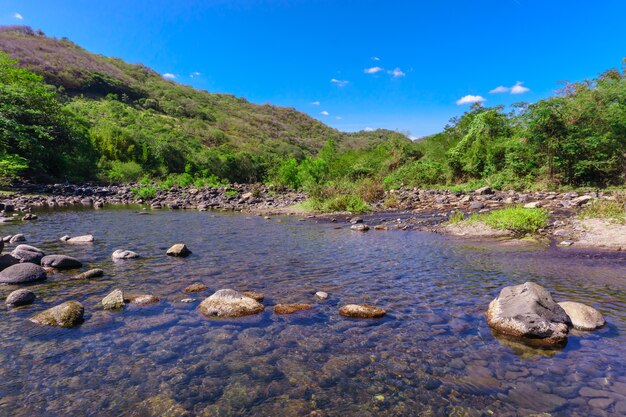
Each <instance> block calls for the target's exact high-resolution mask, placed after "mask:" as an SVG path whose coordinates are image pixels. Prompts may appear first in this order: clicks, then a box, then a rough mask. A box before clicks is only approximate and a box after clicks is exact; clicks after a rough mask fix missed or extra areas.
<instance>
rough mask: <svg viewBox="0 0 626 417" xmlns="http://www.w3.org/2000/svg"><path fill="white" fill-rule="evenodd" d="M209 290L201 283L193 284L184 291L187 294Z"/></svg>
mask: <svg viewBox="0 0 626 417" xmlns="http://www.w3.org/2000/svg"><path fill="white" fill-rule="evenodd" d="M206 289H207V286H206V285H204V284H203V283H201V282H198V283H195V284H191V285H189V286H187V287H186V288H185V289H184V290H183V291H185V292H200V291H205V290H206Z"/></svg>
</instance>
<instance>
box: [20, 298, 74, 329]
mask: <svg viewBox="0 0 626 417" xmlns="http://www.w3.org/2000/svg"><path fill="white" fill-rule="evenodd" d="M84 313H85V309H84V308H83V305H82V304H81V303H79V302H78V301H67V302H65V303H63V304H59V305H58V306H55V307H52V308H49V309H47V310H44V311H42V312H41V313H39V314H37V315H36V316H35V317H33V318H31V319H30V321H32V322H33V323H36V324H42V325H45V326H55V327H66V328H70V327H74V326H76V325H78V324H80V323H82V322H83V315H84Z"/></svg>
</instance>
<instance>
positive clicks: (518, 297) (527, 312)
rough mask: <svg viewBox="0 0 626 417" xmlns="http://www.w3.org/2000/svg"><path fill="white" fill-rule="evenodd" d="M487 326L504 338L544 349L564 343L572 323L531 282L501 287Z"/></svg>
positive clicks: (488, 316)
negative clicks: (530, 343) (540, 346)
mask: <svg viewBox="0 0 626 417" xmlns="http://www.w3.org/2000/svg"><path fill="white" fill-rule="evenodd" d="M487 323H488V324H489V326H490V327H492V328H493V329H495V330H496V331H498V332H500V333H502V334H504V335H507V336H513V337H519V338H523V339H524V340H526V341H532V342H533V344H538V345H545V346H554V345H560V344H563V343H564V342H565V341H566V340H567V333H568V331H569V329H568V325H569V324H571V322H570V319H569V317H568V316H567V314H566V313H565V310H563V308H561V306H559V305H558V304H557V303H555V302H554V300H553V299H552V296H551V295H550V293H549V292H548V291H547V290H546V289H545V288H543V287H542V286H540V285H537V284H535V283H533V282H526V283H525V284H521V285H515V286H510V287H504V288H503V289H502V290H501V291H500V294H499V295H498V296H497V297H496V298H495V299H494V300H493V301H492V302H491V303H490V304H489V310H488V311H487Z"/></svg>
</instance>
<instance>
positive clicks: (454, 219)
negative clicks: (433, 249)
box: [448, 211, 463, 224]
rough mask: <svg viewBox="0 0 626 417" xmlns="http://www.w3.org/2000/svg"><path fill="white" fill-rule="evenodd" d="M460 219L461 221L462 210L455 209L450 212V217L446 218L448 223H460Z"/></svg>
mask: <svg viewBox="0 0 626 417" xmlns="http://www.w3.org/2000/svg"><path fill="white" fill-rule="evenodd" d="M462 221H463V212H462V211H455V212H454V213H452V214H450V218H449V219H448V224H455V223H460V222H462Z"/></svg>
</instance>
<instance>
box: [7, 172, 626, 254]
mask: <svg viewBox="0 0 626 417" xmlns="http://www.w3.org/2000/svg"><path fill="white" fill-rule="evenodd" d="M135 187H136V185H133V184H129V185H109V186H99V185H72V184H53V185H34V184H23V185H20V186H18V187H15V188H14V189H12V190H11V191H8V192H5V193H4V194H2V195H1V196H0V210H2V212H3V214H4V217H3V218H2V219H1V221H2V222H8V221H16V220H19V219H23V220H29V219H30V218H32V217H33V216H32V214H30V213H32V212H36V211H37V210H47V209H55V208H60V207H70V206H84V207H93V208H102V207H104V206H105V205H128V204H139V205H143V206H145V208H146V209H152V210H159V209H170V210H200V211H208V210H221V211H237V212H245V213H251V214H256V215H261V216H273V215H297V216H302V217H307V218H309V219H315V220H316V221H328V222H336V223H337V224H338V225H340V224H346V225H354V224H361V223H363V224H367V225H368V226H369V227H370V228H372V229H377V230H390V229H400V230H419V231H429V232H436V233H444V234H450V235H453V236H458V237H463V238H467V239H474V240H480V239H494V238H495V239H501V240H507V241H513V240H516V239H517V238H519V237H520V236H516V235H514V234H513V233H510V232H508V231H506V230H496V229H493V228H490V227H489V226H486V225H484V224H482V223H478V224H476V223H473V224H464V223H455V224H448V220H449V219H450V216H451V215H453V214H455V213H456V214H457V215H458V214H459V213H462V214H463V215H464V216H465V217H467V216H469V215H471V214H481V213H487V212H490V211H494V210H499V209H503V208H506V207H512V206H515V205H518V206H523V207H526V208H528V209H532V208H543V209H545V210H546V211H547V212H548V213H549V216H550V220H549V222H548V224H547V225H546V227H544V228H541V229H539V230H538V231H537V232H536V234H535V236H534V237H535V238H538V239H539V240H540V241H545V242H550V243H552V244H555V245H558V246H561V247H570V246H575V247H584V248H597V249H607V250H623V249H626V233H625V232H626V226H625V225H623V224H621V223H618V222H613V221H610V220H606V219H593V218H592V219H580V218H579V217H578V213H579V212H580V210H581V209H583V208H584V207H585V206H587V205H589V204H592V203H593V202H594V201H603V200H606V201H611V200H613V199H614V195H613V193H610V192H603V191H591V192H587V193H576V192H566V193H558V192H528V193H524V192H516V191H506V192H499V191H495V190H492V189H490V188H489V187H483V188H480V189H478V190H475V191H472V192H469V193H461V192H453V191H449V190H422V189H400V190H391V191H388V192H386V193H385V195H384V196H383V197H382V198H381V199H380V200H379V201H376V202H374V203H372V205H371V207H372V211H371V212H370V213H368V214H366V215H360V216H354V215H353V214H352V213H348V212H341V213H313V212H309V211H306V210H305V209H303V208H302V206H301V203H302V202H304V201H305V200H306V198H307V196H306V194H305V193H302V192H293V191H278V190H276V189H273V188H271V187H268V186H265V185H260V184H233V185H231V186H228V187H218V188H211V187H205V188H194V187H187V188H181V187H172V188H171V189H168V190H158V191H156V196H155V198H153V199H141V198H137V196H136V195H135V193H134V192H133V189H134V188H135ZM338 227H339V226H338ZM361 229H363V228H361Z"/></svg>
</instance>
